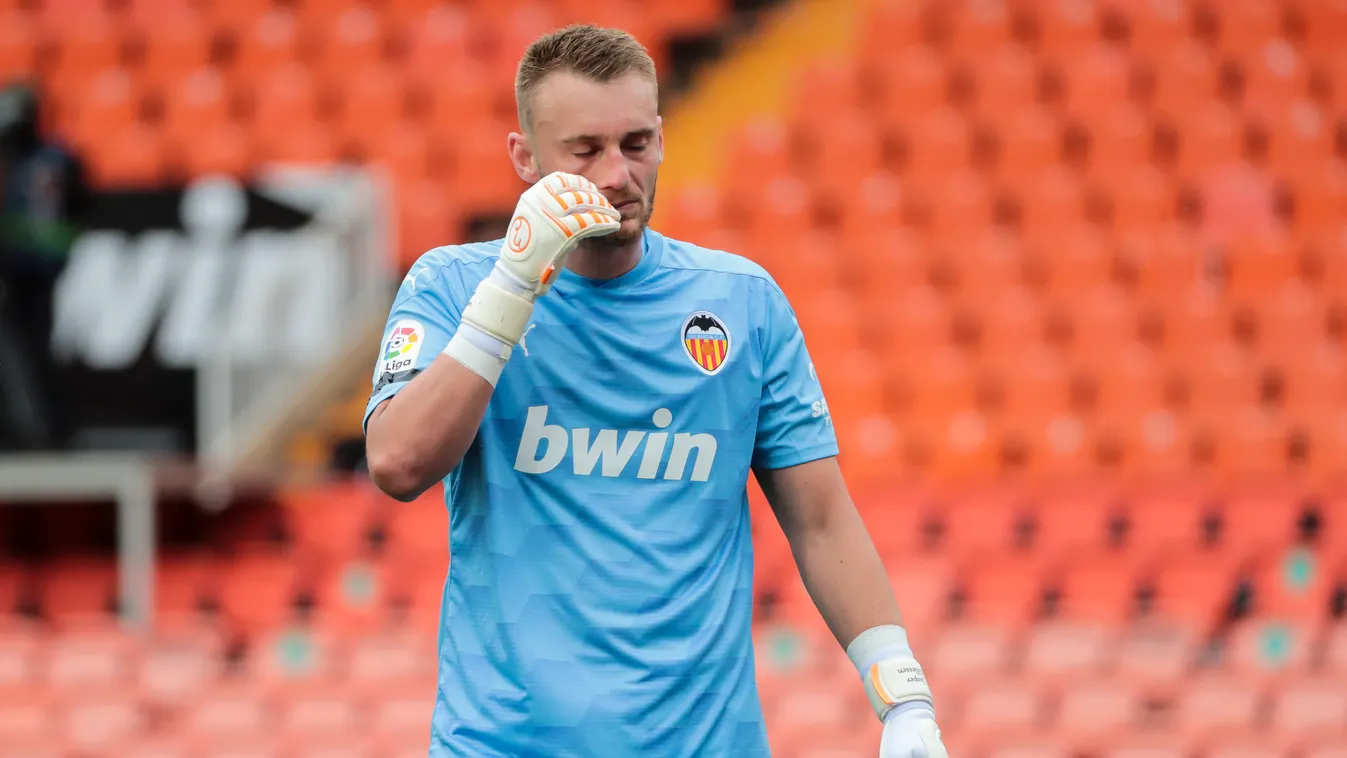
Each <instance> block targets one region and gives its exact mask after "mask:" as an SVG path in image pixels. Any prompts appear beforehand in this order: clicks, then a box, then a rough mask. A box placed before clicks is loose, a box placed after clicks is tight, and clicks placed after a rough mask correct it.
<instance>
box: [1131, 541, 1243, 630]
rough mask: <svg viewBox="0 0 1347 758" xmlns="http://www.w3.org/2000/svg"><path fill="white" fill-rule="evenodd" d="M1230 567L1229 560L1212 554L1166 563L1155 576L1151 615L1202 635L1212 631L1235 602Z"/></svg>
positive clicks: (1202, 554) (1204, 553)
mask: <svg viewBox="0 0 1347 758" xmlns="http://www.w3.org/2000/svg"><path fill="white" fill-rule="evenodd" d="M1231 564H1232V559H1231V558H1230V557H1228V556H1225V555H1222V554H1221V553H1216V552H1209V551H1208V552H1202V553H1193V554H1190V555H1188V556H1182V557H1180V556H1176V557H1172V558H1169V559H1167V560H1166V561H1164V562H1163V563H1162V564H1160V565H1159V566H1158V567H1157V568H1156V569H1155V570H1154V573H1153V581H1152V582H1151V586H1152V588H1153V591H1154V600H1153V601H1152V606H1151V610H1150V613H1149V615H1150V616H1151V617H1154V618H1156V619H1161V620H1164V621H1166V622H1168V623H1172V624H1179V625H1183V626H1186V627H1189V628H1191V629H1193V630H1194V631H1196V632H1199V633H1203V632H1206V631H1208V630H1210V629H1212V628H1213V627H1214V625H1215V624H1216V623H1217V622H1218V621H1219V620H1220V618H1221V617H1222V616H1223V615H1224V614H1225V613H1226V612H1227V610H1228V608H1229V606H1230V603H1231V601H1232V598H1233V592H1234V589H1235V578H1234V576H1233V567H1232V565H1231Z"/></svg>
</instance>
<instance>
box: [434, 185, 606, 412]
mask: <svg viewBox="0 0 1347 758" xmlns="http://www.w3.org/2000/svg"><path fill="white" fill-rule="evenodd" d="M621 225H622V214H620V213H618V211H617V210H616V209H615V208H613V205H612V203H610V202H608V199H607V198H605V197H604V196H603V193H602V192H600V191H599V188H598V187H597V186H595V185H594V183H593V182H591V181H589V180H588V179H585V178H584V177H582V176H576V175H575V174H564V173H561V172H555V173H552V174H548V175H547V176H545V177H543V178H542V179H541V180H540V181H538V183H537V184H534V185H533V186H532V187H529V188H528V189H527V190H525V191H524V194H523V195H521V196H520V198H519V204H518V205H517V206H515V211H514V217H513V218H512V219H511V220H510V228H509V230H508V231H507V232H506V235H505V242H504V243H503V245H502V247H501V251H500V257H499V258H498V259H497V260H496V265H495V267H494V268H493V269H492V270H491V274H490V275H489V276H487V277H486V278H485V279H483V280H482V282H481V283H480V284H478V285H477V289H476V291H475V292H474V293H473V295H472V298H471V299H469V300H468V305H467V307H465V308H464V309H463V317H462V319H461V320H460V323H459V327H458V331H457V332H455V334H454V336H453V338H452V339H450V340H449V345H448V347H446V348H445V349H444V352H445V354H446V355H448V356H450V357H452V358H454V359H455V360H457V361H458V362H459V363H462V364H463V365H464V366H467V367H468V368H469V369H471V370H472V371H473V372H475V373H476V374H478V375H479V376H481V377H482V378H483V379H486V380H487V381H488V382H490V383H491V386H493V387H494V386H496V382H497V381H499V380H500V374H501V371H503V370H504V368H505V363H506V361H508V360H509V359H510V352H511V351H512V350H513V349H514V346H515V345H517V344H519V340H520V338H521V337H523V335H524V330H525V329H526V328H527V327H528V322H529V319H530V317H531V316H532V315H533V305H534V303H535V302H536V301H537V299H538V298H539V297H541V296H542V295H544V294H546V293H547V291H548V290H549V289H551V288H552V283H553V282H554V281H555V280H556V276H557V274H559V273H560V272H561V269H562V268H563V267H564V266H565V262H566V256H568V255H570V253H571V251H573V250H574V249H575V247H576V245H578V244H579V243H580V241H581V240H583V239H587V238H589V237H596V236H599V235H602V234H611V233H613V232H615V231H617V230H618V228H619V227H620V226H621Z"/></svg>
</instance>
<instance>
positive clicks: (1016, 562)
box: [959, 557, 1043, 629]
mask: <svg viewBox="0 0 1347 758" xmlns="http://www.w3.org/2000/svg"><path fill="white" fill-rule="evenodd" d="M959 585H960V594H961V596H962V597H963V599H964V608H963V612H962V616H963V617H964V618H967V619H969V620H970V621H975V622H983V623H987V624H1003V625H1006V626H1009V627H1011V628H1016V629H1018V628H1022V627H1024V626H1026V625H1027V624H1029V623H1030V622H1031V621H1032V620H1034V619H1035V618H1037V617H1038V616H1039V615H1040V614H1041V613H1042V610H1043V608H1042V606H1043V586H1042V582H1041V577H1040V576H1039V572H1038V571H1036V570H1035V569H1034V567H1033V566H1032V564H1030V565H1028V566H1026V565H1025V563H1024V561H1023V559H1022V558H1018V557H1008V558H1007V557H1003V558H1000V559H987V560H981V561H979V562H978V563H977V564H976V565H975V566H970V567H969V568H968V569H967V570H966V571H964V572H962V576H961V577H960V580H959Z"/></svg>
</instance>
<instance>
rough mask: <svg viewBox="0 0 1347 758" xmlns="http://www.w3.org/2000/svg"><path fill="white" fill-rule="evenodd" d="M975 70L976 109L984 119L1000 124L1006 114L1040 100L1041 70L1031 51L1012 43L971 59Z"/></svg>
mask: <svg viewBox="0 0 1347 758" xmlns="http://www.w3.org/2000/svg"><path fill="white" fill-rule="evenodd" d="M969 63H970V65H974V66H976V68H975V70H973V71H972V78H973V91H974V95H973V103H974V111H975V112H976V113H977V114H978V116H979V117H980V118H982V119H983V120H984V121H988V122H991V123H997V122H999V120H1000V119H1002V118H1004V116H1005V114H1007V113H1018V112H1019V111H1021V110H1023V109H1024V108H1027V107H1029V106H1032V105H1034V104H1036V103H1037V102H1038V100H1039V89H1040V84H1039V82H1040V72H1039V69H1038V65H1037V63H1036V61H1035V60H1034V57H1033V55H1032V54H1030V53H1029V52H1028V51H1027V50H1025V49H1024V48H1023V47H1020V46H1019V45H1015V44H1009V45H1003V46H1001V47H1000V48H997V49H994V50H992V51H991V52H988V53H985V54H984V55H981V56H977V57H975V58H973V59H971V60H970V61H969Z"/></svg>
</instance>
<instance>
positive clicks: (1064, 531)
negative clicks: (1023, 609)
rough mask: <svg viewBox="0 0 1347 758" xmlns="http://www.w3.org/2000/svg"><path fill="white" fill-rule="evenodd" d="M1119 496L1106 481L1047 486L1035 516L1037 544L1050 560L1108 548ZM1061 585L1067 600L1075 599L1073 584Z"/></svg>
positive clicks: (1069, 601)
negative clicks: (1110, 528) (1110, 529)
mask: <svg viewBox="0 0 1347 758" xmlns="http://www.w3.org/2000/svg"><path fill="white" fill-rule="evenodd" d="M1116 497H1117V495H1116V493H1115V492H1113V491H1112V488H1111V487H1110V486H1109V485H1108V484H1107V483H1104V482H1099V483H1098V484H1093V483H1091V484H1084V483H1082V484H1077V485H1076V486H1063V485H1060V484H1059V485H1057V486H1050V487H1045V488H1044V489H1043V490H1042V492H1041V494H1040V496H1039V510H1038V516H1037V518H1035V519H1034V525H1035V527H1034V530H1035V535H1034V548H1035V549H1036V550H1038V551H1040V552H1042V553H1043V558H1044V560H1045V561H1048V562H1049V563H1051V562H1053V561H1058V560H1071V559H1074V558H1075V557H1077V556H1088V555H1093V554H1096V553H1098V552H1100V551H1102V550H1104V549H1105V548H1106V547H1107V546H1108V544H1109V528H1108V525H1109V522H1110V520H1111V519H1112V518H1113V514H1114V511H1115V509H1116V507H1117V506H1116ZM1086 573H1087V574H1088V572H1086ZM1061 589H1062V591H1063V593H1064V595H1065V599H1064V602H1066V603H1067V604H1070V603H1073V602H1074V599H1073V597H1072V593H1071V592H1070V590H1071V586H1070V585H1069V584H1068V585H1067V586H1065V587H1063V588H1061Z"/></svg>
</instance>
